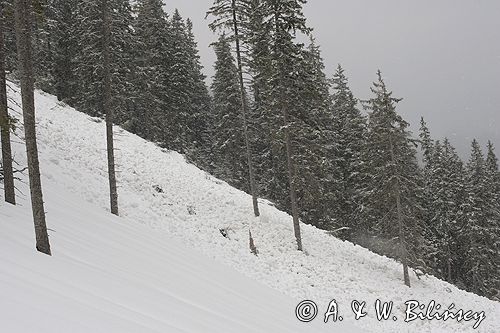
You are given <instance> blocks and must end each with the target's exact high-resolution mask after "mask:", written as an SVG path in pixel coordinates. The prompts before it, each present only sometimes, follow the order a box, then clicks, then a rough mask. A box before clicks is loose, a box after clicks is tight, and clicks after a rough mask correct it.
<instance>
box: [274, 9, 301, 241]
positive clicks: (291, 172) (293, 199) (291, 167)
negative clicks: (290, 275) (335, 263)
mask: <svg viewBox="0 0 500 333" xmlns="http://www.w3.org/2000/svg"><path fill="white" fill-rule="evenodd" d="M278 19H279V13H278V11H277V10H276V8H275V11H274V25H275V29H276V36H280V31H279V23H278ZM280 71H281V73H280V76H281V78H280V82H279V89H280V90H281V92H280V95H281V96H280V100H281V103H285V101H286V95H285V94H284V89H285V83H284V82H285V80H284V79H283V70H280ZM281 112H282V115H283V125H284V126H283V132H284V135H285V146H286V162H287V170H288V182H289V185H290V203H291V205H292V218H293V231H294V234H295V240H296V242H297V250H299V251H302V236H301V234H300V220H299V208H298V205H297V191H296V188H295V179H296V176H297V175H296V174H297V171H296V170H295V163H294V160H293V147H292V140H291V139H290V129H289V126H290V119H289V115H288V110H287V106H286V104H285V105H284V106H282V109H281Z"/></svg>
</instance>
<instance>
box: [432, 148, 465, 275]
mask: <svg viewBox="0 0 500 333" xmlns="http://www.w3.org/2000/svg"><path fill="white" fill-rule="evenodd" d="M429 158H430V159H431V161H430V163H431V165H432V168H430V169H429V171H428V174H427V176H426V178H427V180H426V182H425V184H426V192H425V193H426V195H427V196H428V198H427V199H428V201H426V203H427V205H428V206H426V209H427V211H426V213H427V217H428V219H429V220H428V221H427V228H428V232H427V234H426V238H427V239H428V240H429V241H430V242H431V244H432V246H433V247H434V251H433V253H434V255H433V256H432V257H431V258H429V265H430V266H432V267H433V268H434V270H435V272H436V275H437V276H438V277H440V278H442V279H445V280H447V281H448V282H450V283H454V282H455V281H456V279H457V267H458V266H459V265H458V263H459V262H460V258H459V257H458V242H457V241H458V237H459V234H460V228H461V225H462V224H463V222H464V219H463V213H462V208H463V204H464V181H465V179H464V170H463V163H462V161H461V160H460V158H459V157H458V155H457V154H456V152H455V149H454V148H453V147H452V146H451V144H450V143H449V141H448V140H447V139H445V141H444V143H443V144H441V143H440V142H439V141H436V142H435V144H434V147H433V148H432V156H429Z"/></svg>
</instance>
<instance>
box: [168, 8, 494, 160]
mask: <svg viewBox="0 0 500 333" xmlns="http://www.w3.org/2000/svg"><path fill="white" fill-rule="evenodd" d="M164 3H165V8H166V9H167V11H168V12H169V14H170V13H172V11H173V10H174V9H175V8H178V9H179V11H180V13H181V15H182V16H183V17H184V18H188V17H189V18H191V19H192V21H193V25H194V27H193V30H194V33H195V36H196V39H197V42H198V47H199V50H200V56H201V61H202V64H203V66H204V72H205V74H206V75H207V83H210V82H211V77H212V75H213V65H214V62H215V54H214V52H213V50H212V48H211V47H210V46H209V45H210V43H212V42H213V41H215V40H216V38H217V37H216V36H215V35H214V34H213V33H212V32H211V31H210V30H209V28H208V26H207V25H208V23H209V21H210V18H209V19H208V20H205V14H206V12H207V10H208V8H209V7H210V6H211V4H212V0H164ZM304 13H305V15H306V17H307V20H308V25H309V26H310V27H312V28H313V29H314V30H313V35H314V37H315V38H316V41H317V44H318V45H320V46H321V50H322V56H323V59H324V62H325V66H326V73H327V75H328V76H329V77H331V76H332V74H333V72H334V70H335V68H336V67H337V64H338V63H340V64H342V66H343V67H344V69H345V70H346V73H347V75H348V77H349V80H350V85H351V88H352V90H353V92H354V94H355V96H356V97H357V98H359V99H367V98H369V97H370V96H371V92H370V86H371V83H372V82H373V81H374V80H375V78H376V74H375V73H376V71H377V69H380V70H381V71H382V74H383V76H384V78H385V81H386V84H387V85H388V87H389V88H390V89H391V90H392V91H393V92H394V97H402V98H403V101H402V102H401V103H399V105H398V112H399V113H400V114H401V115H402V116H403V117H404V118H405V119H406V120H407V121H409V122H410V123H411V125H412V130H413V132H414V134H415V135H418V128H419V121H420V117H422V116H423V117H424V118H425V119H426V121H427V123H428V126H429V128H430V130H431V132H432V135H433V137H434V138H435V139H441V138H444V137H445V136H446V137H448V138H449V139H450V141H451V142H452V143H453V144H454V145H455V147H456V148H457V150H458V151H459V153H460V155H461V156H462V157H463V158H465V159H467V158H468V155H469V150H470V142H471V141H472V139H473V138H477V139H478V140H479V141H480V143H481V145H482V146H483V147H485V144H486V141H487V140H488V139H490V140H491V141H492V142H493V143H494V144H495V146H496V147H497V154H500V131H499V130H498V126H499V125H500V90H499V89H500V1H497V0H468V1H466V0H437V1H436V0H434V1H431V0H421V1H406V0H377V1H369V0H365V1H362V0H348V1H347V0H344V1H339V0H327V1H324V0H321V1H320V0H309V2H308V3H307V4H306V5H305V7H304Z"/></svg>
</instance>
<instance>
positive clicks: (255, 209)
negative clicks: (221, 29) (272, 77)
mask: <svg viewBox="0 0 500 333" xmlns="http://www.w3.org/2000/svg"><path fill="white" fill-rule="evenodd" d="M231 5H232V8H231V9H232V14H233V27H234V38H235V43H236V61H237V63H238V75H239V80H240V92H241V113H242V117H243V135H244V137H245V147H246V154H247V163H248V174H249V177H250V192H251V194H252V201H253V212H254V214H255V216H256V217H257V216H259V215H260V212H259V203H258V200H257V185H256V183H255V175H254V169H253V161H252V150H251V149H250V139H249V137H248V119H247V117H248V103H247V98H246V94H245V84H244V81H243V65H242V62H241V50H240V36H239V30H238V21H237V17H236V0H232V2H231Z"/></svg>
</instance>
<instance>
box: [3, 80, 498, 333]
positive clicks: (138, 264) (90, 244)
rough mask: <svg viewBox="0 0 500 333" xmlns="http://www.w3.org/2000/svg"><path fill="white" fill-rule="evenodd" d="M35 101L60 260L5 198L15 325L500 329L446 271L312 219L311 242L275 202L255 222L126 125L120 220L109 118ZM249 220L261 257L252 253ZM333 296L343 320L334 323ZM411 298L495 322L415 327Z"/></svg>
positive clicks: (493, 314)
mask: <svg viewBox="0 0 500 333" xmlns="http://www.w3.org/2000/svg"><path fill="white" fill-rule="evenodd" d="M9 94H10V96H11V98H13V99H14V100H15V101H18V102H19V100H20V97H19V90H18V88H17V87H15V86H14V85H12V84H11V88H10V91H9ZM11 106H12V108H13V109H14V110H19V108H18V106H17V105H15V103H14V104H12V105H11ZM36 107H37V123H38V127H37V133H38V144H39V150H40V161H41V171H42V183H43V186H44V195H45V200H46V201H47V206H46V210H47V212H48V215H47V224H48V227H49V228H50V229H51V231H50V237H51V242H52V249H53V254H54V256H53V257H52V258H45V257H41V256H40V255H37V254H35V253H34V251H33V242H34V241H33V236H32V235H31V233H32V231H31V228H32V227H31V224H30V223H31V220H30V215H29V207H28V202H27V201H26V199H24V200H22V201H21V206H22V207H20V208H13V207H8V208H5V207H6V205H5V204H2V206H0V208H1V209H0V221H1V222H0V228H1V229H0V230H1V232H0V248H1V249H3V250H4V251H2V253H1V254H0V256H1V257H2V263H4V264H3V265H0V271H1V273H0V279H2V283H1V286H0V288H1V289H0V292H1V294H2V301H0V311H2V312H0V313H2V316H4V315H5V318H6V320H7V325H10V326H7V327H9V328H11V330H8V331H16V332H17V331H22V332H30V331H32V330H31V328H32V327H33V328H34V327H37V329H38V330H39V331H40V329H41V331H42V332H43V331H49V328H51V327H52V328H53V327H55V325H57V327H58V328H59V327H61V330H62V331H67V330H63V329H62V328H63V327H66V328H68V329H69V328H71V331H72V332H73V331H75V329H74V327H79V328H80V331H82V332H84V331H92V332H99V331H102V332H114V331H117V332H118V331H119V332H129V331H130V332H149V331H152V332H156V331H158V332H159V331H163V332H165V331H168V332H212V331H213V332H288V331H290V332H298V331H300V332H302V331H304V332H306V331H310V332H320V331H321V330H325V331H326V330H328V331H330V332H331V331H332V330H334V329H335V328H338V329H340V331H341V332H355V329H354V328H353V327H351V326H341V325H355V326H358V327H362V328H365V329H366V330H367V331H370V332H473V331H475V332H489V333H494V332H500V322H499V321H498V320H497V318H499V317H500V304H499V303H497V302H493V301H490V300H488V299H486V298H483V297H479V296H477V295H474V294H471V293H467V292H464V291H461V290H459V289H457V288H456V287H454V286H452V285H450V284H448V283H445V282H443V281H440V280H438V279H436V278H434V277H424V278H422V279H421V280H418V279H417V277H416V276H414V275H412V276H411V279H412V283H413V285H412V288H407V287H405V286H404V285H403V283H402V281H401V276H402V268H401V267H400V265H399V264H398V263H397V262H395V261H393V260H391V259H388V258H386V257H381V256H378V255H375V254H373V253H372V252H370V251H368V250H366V249H363V248H361V247H359V246H354V245H353V244H351V243H348V242H342V241H340V240H338V239H336V238H333V237H331V236H328V235H326V234H325V232H324V231H321V230H318V229H316V228H314V227H311V226H308V225H301V227H302V232H303V244H304V248H305V252H304V253H302V252H299V251H297V250H296V249H295V240H294V236H293V227H292V220H291V217H290V216H289V215H287V214H285V213H283V212H281V211H278V210H277V209H275V208H274V207H273V206H272V204H270V203H269V202H266V201H265V200H262V201H261V213H262V216H261V217H260V218H254V217H253V210H252V206H251V199H250V197H249V196H248V195H247V194H245V193H243V192H241V191H238V190H236V189H234V188H232V187H230V186H229V185H227V184H226V183H224V182H222V181H220V180H218V179H216V178H214V177H212V176H210V175H208V174H207V173H205V172H203V171H201V170H199V169H198V168H196V167H195V166H194V165H191V164H188V163H186V161H185V159H184V157H183V156H182V155H180V154H178V153H176V152H171V151H165V150H162V149H161V148H159V147H157V146H156V145H154V144H153V143H150V142H147V141H145V140H143V139H141V138H139V137H137V136H135V135H133V134H130V133H128V132H126V131H123V130H122V129H120V128H118V127H115V135H116V147H117V154H116V155H117V156H116V158H117V170H118V185H119V205H120V215H121V217H120V218H116V217H111V216H110V215H109V214H108V213H107V212H106V211H107V207H108V185H107V178H106V176H107V169H106V150H105V127H104V123H102V122H101V121H99V120H98V119H94V118H90V117H89V116H87V115H85V114H83V113H79V112H77V111H75V110H74V109H72V108H70V107H68V106H66V105H64V104H61V103H59V102H57V100H56V98H55V97H53V96H50V95H47V94H44V93H40V92H37V93H36ZM16 116H18V117H19V115H18V114H17V115H16ZM18 133H20V131H18ZM17 141H19V142H18V143H16V144H15V145H14V151H15V153H16V156H15V158H16V160H17V161H19V162H20V163H21V164H22V163H25V162H24V161H25V156H24V155H25V154H24V146H23V144H22V141H21V140H17ZM20 188H21V190H22V192H23V193H29V192H28V191H27V190H26V186H25V185H22V186H21V187H20ZM284 195H285V194H284ZM5 217H7V219H5ZM28 222H29V223H28ZM249 227H251V229H252V234H253V236H254V239H255V242H256V246H257V247H258V250H259V256H258V257H255V256H253V255H252V254H250V253H249V250H248V229H249ZM220 229H224V230H226V232H227V237H223V236H222V235H221V232H220ZM233 270H236V271H238V272H239V273H236V272H234V271H233ZM241 273H242V275H240V274H241ZM243 275H244V276H246V277H244V276H243ZM273 289H274V291H273ZM4 294H6V295H8V296H7V298H5V297H4V296H3V295H4ZM45 298H49V301H46V300H45ZM306 299H308V300H314V301H315V302H316V303H317V304H318V306H319V314H318V317H317V318H316V319H315V320H314V321H313V322H312V323H301V322H299V321H298V320H297V319H296V318H295V306H296V305H297V304H298V303H299V302H300V301H302V300H306ZM333 299H335V300H336V302H337V304H338V305H339V311H340V315H341V316H342V317H343V318H344V321H343V322H342V324H341V323H340V322H337V323H332V322H329V323H328V324H324V323H323V314H324V313H325V312H326V310H327V305H328V304H329V303H330V301H331V300H333ZM377 299H380V300H381V301H383V302H386V301H387V302H388V301H393V302H394V310H393V313H392V315H393V316H395V317H396V319H397V320H393V318H392V316H391V318H390V320H382V321H379V320H377V318H376V314H375V310H374V304H375V302H376V300H377ZM353 300H358V301H359V302H363V301H365V302H366V304H367V306H366V308H365V310H366V312H367V313H368V315H367V316H366V317H365V318H362V319H360V320H358V321H355V320H354V314H353V313H352V311H351V302H352V301H353ZM408 300H418V301H420V302H421V303H422V304H428V303H429V302H430V301H431V300H435V301H436V302H437V303H438V304H440V305H441V306H442V308H443V309H445V308H448V307H449V306H450V305H451V304H452V303H453V304H454V305H455V309H464V310H465V311H467V310H472V311H477V312H480V311H484V313H485V315H486V319H485V320H484V321H483V322H482V323H481V324H480V326H479V328H478V329H476V330H474V329H473V328H472V326H473V325H474V321H469V322H465V321H462V322H460V323H457V322H456V321H453V320H448V321H442V320H432V321H429V320H415V321H412V322H409V323H405V322H404V318H405V310H406V305H405V304H404V303H405V302H406V301H408ZM28 312H29V315H28ZM200 313H201V315H198V314H200ZM101 324H102V326H101ZM3 325H4V324H3V323H2V326H3ZM16 325H25V326H23V327H25V328H26V329H25V330H24V331H23V330H19V329H16V328H17V327H18V326H16ZM30 325H32V326H30ZM60 325H63V326H60ZM64 325H66V326H64ZM39 327H40V328H39ZM45 328H46V330H43V329H45Z"/></svg>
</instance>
